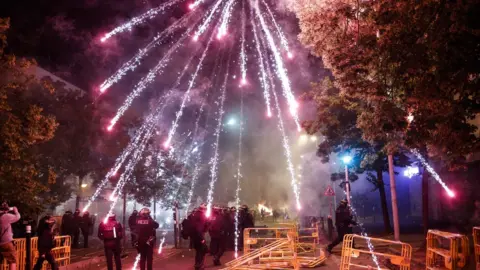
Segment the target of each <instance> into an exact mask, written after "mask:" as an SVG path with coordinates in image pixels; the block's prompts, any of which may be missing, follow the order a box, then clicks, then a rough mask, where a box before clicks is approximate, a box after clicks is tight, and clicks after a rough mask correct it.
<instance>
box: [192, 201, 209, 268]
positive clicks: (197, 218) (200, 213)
mask: <svg viewBox="0 0 480 270" xmlns="http://www.w3.org/2000/svg"><path fill="white" fill-rule="evenodd" d="M206 210H207V208H206V206H205V204H202V205H200V207H199V208H198V209H197V210H196V211H194V212H193V213H192V215H193V216H192V224H193V226H192V232H191V238H192V241H193V248H194V249H195V270H203V269H204V263H205V255H206V254H207V251H208V247H207V244H206V242H205V233H206V232H207V229H208V222H207V219H206V216H205V214H206Z"/></svg>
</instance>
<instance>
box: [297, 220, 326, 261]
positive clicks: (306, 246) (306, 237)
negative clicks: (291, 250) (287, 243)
mask: <svg viewBox="0 0 480 270" xmlns="http://www.w3.org/2000/svg"><path fill="white" fill-rule="evenodd" d="M296 248H297V259H298V261H299V263H300V265H301V266H303V267H309V268H314V267H317V266H319V265H320V264H322V263H323V262H324V261H325V260H326V259H327V258H326V256H325V253H324V252H323V250H322V249H321V248H320V238H319V228H318V223H317V224H316V226H315V227H313V228H303V229H299V230H298V240H297V241H296Z"/></svg>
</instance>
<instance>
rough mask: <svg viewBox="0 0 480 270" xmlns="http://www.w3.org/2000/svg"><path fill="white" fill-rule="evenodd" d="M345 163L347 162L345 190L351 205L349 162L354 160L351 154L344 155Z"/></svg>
mask: <svg viewBox="0 0 480 270" xmlns="http://www.w3.org/2000/svg"><path fill="white" fill-rule="evenodd" d="M342 161H343V164H345V192H346V193H347V202H348V204H349V205H350V181H349V180H348V164H349V163H350V162H351V161H352V157H351V156H348V155H346V156H343V157H342Z"/></svg>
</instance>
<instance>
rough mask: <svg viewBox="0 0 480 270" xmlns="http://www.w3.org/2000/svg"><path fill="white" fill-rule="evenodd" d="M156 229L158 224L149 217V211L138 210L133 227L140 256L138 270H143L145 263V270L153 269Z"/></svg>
mask: <svg viewBox="0 0 480 270" xmlns="http://www.w3.org/2000/svg"><path fill="white" fill-rule="evenodd" d="M158 227H159V225H158V223H157V222H156V221H155V220H153V219H152V217H151V216H150V209H148V208H143V209H142V210H140V213H139V214H138V218H137V224H136V225H135V232H136V237H137V244H136V246H137V251H138V253H139V254H140V270H145V263H146V264H147V270H152V269H153V248H154V247H155V240H156V237H157V236H156V229H158Z"/></svg>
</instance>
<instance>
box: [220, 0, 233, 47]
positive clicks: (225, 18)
mask: <svg viewBox="0 0 480 270" xmlns="http://www.w3.org/2000/svg"><path fill="white" fill-rule="evenodd" d="M235 3H236V1H235V0H229V1H228V2H227V4H226V5H225V8H224V9H223V12H222V19H221V24H220V27H219V28H218V35H217V38H218V39H221V38H223V37H224V36H225V35H227V28H228V23H229V22H230V18H231V16H232V11H233V6H234V4H235Z"/></svg>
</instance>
